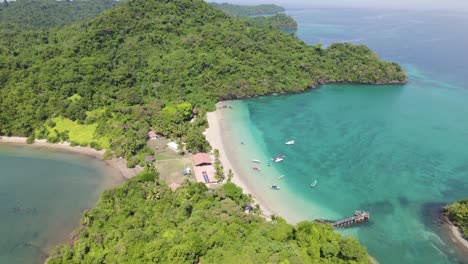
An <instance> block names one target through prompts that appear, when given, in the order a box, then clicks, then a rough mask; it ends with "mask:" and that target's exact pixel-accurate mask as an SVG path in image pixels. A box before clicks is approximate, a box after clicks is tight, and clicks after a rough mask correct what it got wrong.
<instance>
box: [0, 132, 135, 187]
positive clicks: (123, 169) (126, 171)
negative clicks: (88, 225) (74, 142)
mask: <svg viewBox="0 0 468 264" xmlns="http://www.w3.org/2000/svg"><path fill="white" fill-rule="evenodd" d="M26 140H27V138H25V137H0V143H5V144H20V145H28V146H32V147H43V148H48V149H54V150H62V151H68V152H74V153H79V154H83V155H87V156H92V157H94V158H96V159H99V160H102V161H104V162H105V163H106V164H107V165H109V166H111V167H112V168H114V169H117V170H118V171H119V172H120V174H121V175H122V177H124V178H125V179H130V178H132V177H133V176H135V175H137V174H138V173H140V172H141V171H142V170H143V168H142V167H140V166H136V167H135V168H133V169H131V168H127V161H126V160H125V159H117V158H113V159H111V160H103V158H102V157H103V154H104V152H105V150H95V149H93V148H90V147H80V146H75V147H72V146H70V142H60V143H57V144H52V143H48V142H47V141H46V140H44V139H36V140H35V141H34V144H27V143H26Z"/></svg>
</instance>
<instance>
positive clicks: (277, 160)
mask: <svg viewBox="0 0 468 264" xmlns="http://www.w3.org/2000/svg"><path fill="white" fill-rule="evenodd" d="M283 160H284V155H278V156H276V157H275V162H276V163H278V162H281V161H283Z"/></svg>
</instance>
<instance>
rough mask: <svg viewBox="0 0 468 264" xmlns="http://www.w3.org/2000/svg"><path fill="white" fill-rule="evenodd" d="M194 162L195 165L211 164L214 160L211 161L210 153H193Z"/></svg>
mask: <svg viewBox="0 0 468 264" xmlns="http://www.w3.org/2000/svg"><path fill="white" fill-rule="evenodd" d="M193 163H195V166H204V165H211V164H212V163H213V162H212V161H211V157H210V154H208V153H197V154H193Z"/></svg>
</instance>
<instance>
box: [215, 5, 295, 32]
mask: <svg viewBox="0 0 468 264" xmlns="http://www.w3.org/2000/svg"><path fill="white" fill-rule="evenodd" d="M210 5H211V6H213V7H214V8H216V9H219V10H221V11H223V12H225V13H226V14H229V15H232V16H238V17H242V18H243V19H245V20H246V21H248V22H249V23H250V24H251V25H255V26H261V27H273V28H277V29H280V30H296V29H297V22H296V21H295V20H294V19H293V18H292V17H290V16H287V15H285V14H278V13H279V12H284V8H282V7H280V6H276V5H257V6H242V5H233V4H227V3H223V4H217V3H210ZM254 15H258V16H254ZM262 15H273V16H262Z"/></svg>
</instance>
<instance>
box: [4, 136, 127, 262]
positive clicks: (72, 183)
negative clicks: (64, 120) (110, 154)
mask: <svg viewBox="0 0 468 264" xmlns="http://www.w3.org/2000/svg"><path fill="white" fill-rule="evenodd" d="M0 168H1V171H0V201H1V203H0V216H1V217H0V234H1V236H0V263H11V264H14V263H18V264H19V263H21V264H23V263H42V262H43V261H44V258H45V256H46V255H47V254H49V253H50V250H51V249H53V248H54V247H55V246H56V245H57V244H58V243H66V242H68V241H69V240H70V238H71V235H70V233H71V232H72V231H73V230H74V229H75V228H77V227H78V226H79V223H80V218H81V215H82V213H83V210H85V209H89V208H91V207H94V206H95V205H96V202H97V200H98V199H99V197H100V196H101V194H102V192H103V191H104V190H105V189H108V188H111V187H112V186H115V185H116V184H118V183H119V182H121V180H120V179H119V174H118V172H116V171H113V170H111V169H110V168H109V167H108V166H106V165H105V163H103V162H101V161H98V160H96V159H94V158H89V157H87V156H84V155H79V154H72V153H68V152H63V151H53V150H49V149H45V148H33V147H30V146H18V145H6V144H0Z"/></svg>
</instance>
